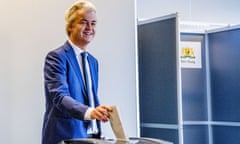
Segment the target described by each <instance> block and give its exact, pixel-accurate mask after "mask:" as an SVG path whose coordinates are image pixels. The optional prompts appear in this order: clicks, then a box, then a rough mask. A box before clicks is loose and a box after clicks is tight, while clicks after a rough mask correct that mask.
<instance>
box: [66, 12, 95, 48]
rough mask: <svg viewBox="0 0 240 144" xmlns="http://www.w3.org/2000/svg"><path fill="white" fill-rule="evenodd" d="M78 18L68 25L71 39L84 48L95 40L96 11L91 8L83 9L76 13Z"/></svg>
mask: <svg viewBox="0 0 240 144" xmlns="http://www.w3.org/2000/svg"><path fill="white" fill-rule="evenodd" d="M76 14H77V15H76V19H75V20H74V22H73V23H72V24H71V26H69V27H68V31H69V38H70V40H71V41H72V42H73V43H74V44H75V45H77V46H79V47H80V48H82V49H83V50H86V48H87V45H88V44H89V43H90V42H91V41H92V40H93V38H94V36H95V33H96V23H97V17H96V12H95V11H92V10H89V9H81V10H78V11H77V13H76Z"/></svg>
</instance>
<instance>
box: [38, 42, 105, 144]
mask: <svg viewBox="0 0 240 144" xmlns="http://www.w3.org/2000/svg"><path fill="white" fill-rule="evenodd" d="M88 61H89V66H90V73H91V77H92V87H93V95H94V100H95V105H96V106H98V105H99V100H98V96H97V89H98V62H97V60H96V59H95V58H94V57H93V56H92V55H91V54H89V56H88ZM44 84H45V96H46V112H45V114H44V122H43V129H42V144H57V143H58V142H59V141H61V140H64V139H72V138H86V137H87V125H88V124H89V121H86V120H83V118H84V114H85V112H86V110H87V108H88V106H87V105H88V100H87V95H86V94H87V93H86V90H85V87H84V82H83V78H82V75H81V71H80V68H79V65H78V62H77V59H76V56H75V53H74V50H73V48H72V47H71V45H70V44H69V43H68V42H66V43H65V44H64V45H62V46H61V47H59V48H57V49H55V50H53V51H51V52H49V53H48V54H47V56H46V59H45V65H44ZM98 128H99V130H100V123H99V121H98Z"/></svg>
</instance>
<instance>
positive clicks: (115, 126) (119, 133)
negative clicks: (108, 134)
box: [110, 106, 128, 141]
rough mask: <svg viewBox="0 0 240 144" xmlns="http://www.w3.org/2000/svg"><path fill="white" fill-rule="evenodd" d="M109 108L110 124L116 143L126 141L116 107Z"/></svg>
mask: <svg viewBox="0 0 240 144" xmlns="http://www.w3.org/2000/svg"><path fill="white" fill-rule="evenodd" d="M111 107H112V110H113V111H112V112H111V113H110V124H111V127H112V130H113V133H114V135H115V137H116V139H117V141H128V138H127V137H126V135H125V133H124V129H123V126H122V123H121V120H120V117H119V114H118V111H117V107H116V106H111Z"/></svg>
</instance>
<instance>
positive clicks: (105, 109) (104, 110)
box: [90, 105, 112, 122]
mask: <svg viewBox="0 0 240 144" xmlns="http://www.w3.org/2000/svg"><path fill="white" fill-rule="evenodd" d="M110 112H112V108H111V107H110V106H105V105H101V106H98V107H96V108H95V109H93V111H92V112H91V114H90V117H91V119H97V120H100V121H102V122H107V121H108V120H109V117H110V114H109V113H110Z"/></svg>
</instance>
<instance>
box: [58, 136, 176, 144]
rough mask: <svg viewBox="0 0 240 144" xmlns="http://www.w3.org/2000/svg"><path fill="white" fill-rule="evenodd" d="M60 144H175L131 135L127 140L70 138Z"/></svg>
mask: <svg viewBox="0 0 240 144" xmlns="http://www.w3.org/2000/svg"><path fill="white" fill-rule="evenodd" d="M59 144H173V143H172V142H169V141H164V140H160V139H154V138H137V137H130V138H129V139H128V140H127V141H121V140H114V139H92V138H87V139H70V140H63V141H61V142H60V143H59Z"/></svg>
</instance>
